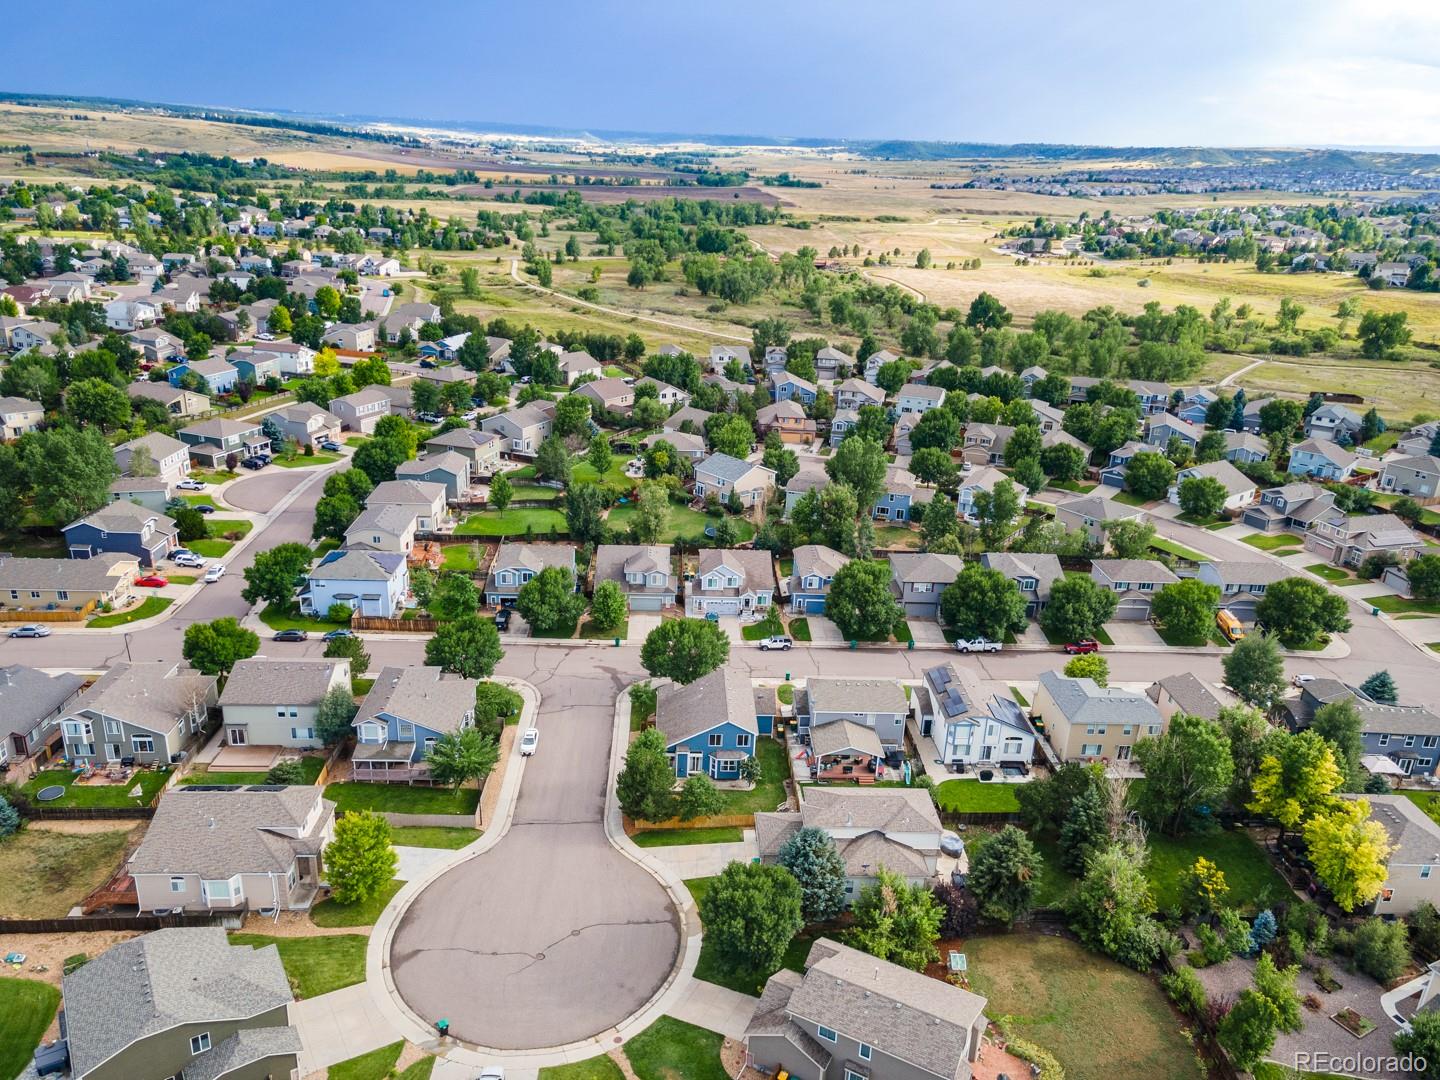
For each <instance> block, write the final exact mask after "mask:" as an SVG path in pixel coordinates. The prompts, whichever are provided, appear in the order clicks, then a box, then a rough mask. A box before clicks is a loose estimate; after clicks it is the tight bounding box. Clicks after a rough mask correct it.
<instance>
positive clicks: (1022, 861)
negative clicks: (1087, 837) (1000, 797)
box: [968, 825, 1043, 927]
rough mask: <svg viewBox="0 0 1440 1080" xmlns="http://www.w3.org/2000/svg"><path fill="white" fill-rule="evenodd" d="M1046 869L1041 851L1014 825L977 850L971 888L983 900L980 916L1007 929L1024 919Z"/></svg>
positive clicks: (972, 855)
mask: <svg viewBox="0 0 1440 1080" xmlns="http://www.w3.org/2000/svg"><path fill="white" fill-rule="evenodd" d="M1042 869H1043V860H1042V859H1041V857H1040V852H1039V849H1037V848H1036V847H1035V845H1034V844H1033V843H1032V842H1031V840H1030V838H1029V837H1028V836H1026V835H1025V834H1024V833H1023V832H1021V831H1020V830H1019V829H1017V828H1016V827H1015V826H1014V825H1007V826H1005V828H1003V829H1001V830H1000V831H999V832H998V833H996V834H995V835H994V836H992V837H990V839H988V840H986V841H984V842H983V843H981V844H979V845H977V846H976V847H974V848H973V849H972V850H971V852H970V877H969V881H968V885H969V888H970V890H971V891H972V892H974V893H975V895H976V896H977V897H979V899H980V914H981V915H983V916H984V917H985V918H987V919H989V920H990V921H991V922H997V923H1001V924H1002V925H1004V926H1007V927H1008V926H1011V925H1013V924H1014V923H1015V922H1016V920H1018V919H1023V918H1024V917H1025V915H1026V914H1027V913H1028V912H1029V911H1030V909H1031V907H1033V906H1034V902H1035V887H1036V886H1037V885H1038V884H1039V879H1040V873H1041V870H1042Z"/></svg>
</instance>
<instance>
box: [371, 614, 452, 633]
mask: <svg viewBox="0 0 1440 1080" xmlns="http://www.w3.org/2000/svg"><path fill="white" fill-rule="evenodd" d="M350 629H352V630H404V631H409V632H410V633H412V634H433V633H435V631H436V630H438V629H440V622H439V620H437V619H382V618H381V617H380V616H378V615H355V616H353V617H352V618H351V619H350Z"/></svg>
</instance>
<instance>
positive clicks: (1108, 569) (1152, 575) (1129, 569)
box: [1090, 559, 1180, 585]
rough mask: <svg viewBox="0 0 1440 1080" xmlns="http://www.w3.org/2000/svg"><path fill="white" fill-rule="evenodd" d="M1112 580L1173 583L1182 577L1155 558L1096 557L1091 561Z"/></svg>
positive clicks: (1096, 568) (1093, 567) (1094, 566)
mask: <svg viewBox="0 0 1440 1080" xmlns="http://www.w3.org/2000/svg"><path fill="white" fill-rule="evenodd" d="M1090 568H1091V569H1092V570H1098V571H1099V572H1100V573H1101V575H1103V576H1104V577H1106V578H1107V579H1109V580H1110V581H1129V582H1132V583H1133V582H1141V581H1145V582H1155V583H1157V584H1161V585H1173V584H1174V583H1175V582H1177V581H1179V580H1180V579H1179V578H1178V577H1176V576H1175V574H1174V572H1173V571H1172V570H1171V569H1170V568H1169V567H1168V566H1166V565H1165V564H1164V563H1162V562H1157V561H1156V560H1154V559H1095V560H1093V561H1092V562H1091V563H1090Z"/></svg>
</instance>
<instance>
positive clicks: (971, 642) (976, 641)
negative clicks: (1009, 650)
mask: <svg viewBox="0 0 1440 1080" xmlns="http://www.w3.org/2000/svg"><path fill="white" fill-rule="evenodd" d="M955 651H956V652H964V653H971V652H999V651H1000V642H998V641H991V640H990V639H989V638H987V637H977V638H969V639H966V638H956V639H955Z"/></svg>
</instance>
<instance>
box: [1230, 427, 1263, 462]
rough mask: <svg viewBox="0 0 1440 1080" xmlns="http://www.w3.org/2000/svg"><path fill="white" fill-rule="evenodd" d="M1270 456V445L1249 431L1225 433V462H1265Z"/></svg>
mask: <svg viewBox="0 0 1440 1080" xmlns="http://www.w3.org/2000/svg"><path fill="white" fill-rule="evenodd" d="M1269 456H1270V444H1269V443H1268V442H1266V441H1265V440H1264V439H1262V438H1261V437H1260V436H1259V435H1254V434H1251V433H1250V432H1248V431H1227V432H1225V460H1226V461H1229V462H1231V463H1239V462H1251V463H1254V462H1256V461H1264V460H1265V459H1266V458H1268V457H1269Z"/></svg>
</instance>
